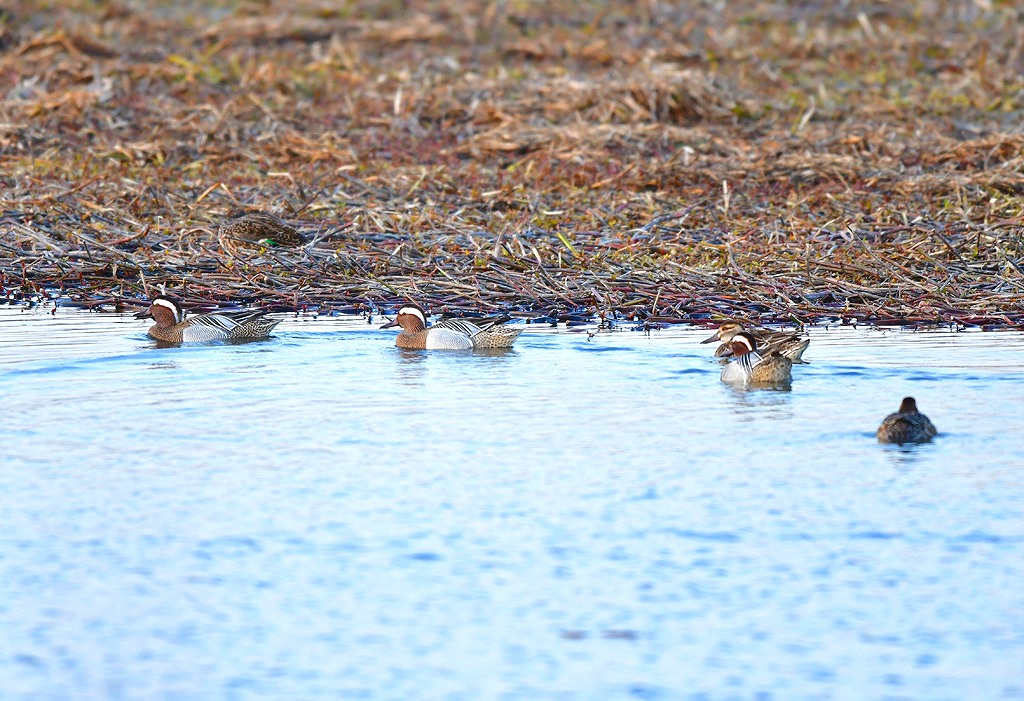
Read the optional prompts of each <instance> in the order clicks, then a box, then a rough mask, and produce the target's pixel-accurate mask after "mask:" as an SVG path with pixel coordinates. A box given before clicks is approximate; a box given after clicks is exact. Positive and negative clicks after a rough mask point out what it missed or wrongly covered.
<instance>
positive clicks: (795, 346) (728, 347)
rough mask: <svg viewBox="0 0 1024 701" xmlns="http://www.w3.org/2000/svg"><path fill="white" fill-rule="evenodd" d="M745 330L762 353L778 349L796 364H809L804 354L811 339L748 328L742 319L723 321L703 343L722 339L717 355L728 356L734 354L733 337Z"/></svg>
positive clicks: (782, 332)
mask: <svg viewBox="0 0 1024 701" xmlns="http://www.w3.org/2000/svg"><path fill="white" fill-rule="evenodd" d="M744 331H745V332H746V333H748V334H750V335H751V336H753V337H754V340H756V341H757V343H758V345H759V346H760V347H761V348H762V349H763V352H762V354H767V353H769V352H771V351H778V352H779V353H781V354H782V355H784V356H785V357H787V358H789V359H790V360H791V361H792V362H793V363H794V364H801V365H806V364H807V361H806V360H804V359H803V354H804V351H805V350H807V346H809V345H810V344H811V339H809V338H804V337H803V336H800V335H799V334H795V333H787V332H785V331H772V330H771V329H748V328H747V327H746V326H745V325H744V324H743V322H741V321H734V320H730V321H725V322H723V323H722V325H721V326H719V327H718V330H717V331H716V332H715V334H714V335H713V336H711V337H710V338H705V339H704V340H703V341H701V343H712V342H714V341H721V342H722V344H721V345H720V346H718V348H717V349H716V350H715V357H718V358H728V357H730V356H732V340H733V338H734V337H735V336H736V334H738V333H740V332H744Z"/></svg>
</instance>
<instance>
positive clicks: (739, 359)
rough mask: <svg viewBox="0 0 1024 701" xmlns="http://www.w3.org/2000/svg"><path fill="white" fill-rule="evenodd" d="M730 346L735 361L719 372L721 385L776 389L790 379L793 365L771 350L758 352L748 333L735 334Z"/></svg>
mask: <svg viewBox="0 0 1024 701" xmlns="http://www.w3.org/2000/svg"><path fill="white" fill-rule="evenodd" d="M730 345H731V346H732V356H733V357H734V358H735V360H733V361H732V362H731V363H729V364H728V365H726V366H725V367H724V368H722V382H728V383H730V384H734V383H735V384H744V385H745V384H756V385H779V384H785V383H787V382H790V381H791V380H792V379H793V373H792V371H793V361H792V360H790V359H789V358H787V357H786V356H784V355H783V354H782V353H781V352H780V351H778V350H774V349H771V348H769V349H768V350H765V351H763V352H759V351H758V349H757V341H756V340H754V336H753V335H752V334H750V333H749V332H747V331H740V332H738V333H736V334H735V335H734V336H733V337H732V340H731V341H730Z"/></svg>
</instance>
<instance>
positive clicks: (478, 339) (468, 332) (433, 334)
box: [381, 304, 522, 350]
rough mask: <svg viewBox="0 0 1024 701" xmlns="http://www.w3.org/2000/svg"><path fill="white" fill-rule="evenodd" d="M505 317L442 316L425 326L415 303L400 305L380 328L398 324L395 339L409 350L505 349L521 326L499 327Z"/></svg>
mask: <svg viewBox="0 0 1024 701" xmlns="http://www.w3.org/2000/svg"><path fill="white" fill-rule="evenodd" d="M508 320H509V318H508V317H500V318H497V319H493V318H492V319H487V320H483V319H471V318H468V317H463V318H458V319H442V320H441V321H439V322H437V323H436V324H434V325H433V326H427V315H426V313H425V312H424V311H423V308H422V307H420V306H419V305H416V304H406V305H403V306H402V307H401V308H400V309H399V310H398V314H397V315H396V316H395V319H394V321H391V322H388V323H387V324H384V325H383V326H381V328H382V329H387V328H391V327H393V326H400V327H402V330H401V331H400V332H399V334H398V336H397V337H396V338H395V345H396V346H398V347H399V348H408V349H412V350H473V349H479V348H509V347H511V346H512V344H513V343H514V342H515V340H516V338H518V336H519V334H520V333H521V332H522V329H514V328H509V327H506V326H502V324H504V323H505V322H506V321H508Z"/></svg>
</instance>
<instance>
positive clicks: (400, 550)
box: [0, 307, 1024, 701]
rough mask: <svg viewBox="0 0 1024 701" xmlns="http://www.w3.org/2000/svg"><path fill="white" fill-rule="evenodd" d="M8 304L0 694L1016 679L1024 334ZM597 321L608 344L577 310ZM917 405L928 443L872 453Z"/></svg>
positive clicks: (924, 695) (1, 382) (1023, 551)
mask: <svg viewBox="0 0 1024 701" xmlns="http://www.w3.org/2000/svg"><path fill="white" fill-rule="evenodd" d="M49 311H50V310H49V308H47V309H40V308H37V309H35V310H23V309H19V308H15V307H10V308H0V397H2V399H3V407H4V412H3V417H2V422H0V461H2V466H0V524H2V530H0V631H2V632H0V699H4V700H6V699H12V700H14V699H16V700H19V701H20V700H28V699H32V700H36V699H62V700H63V699H78V700H91V699H266V698H271V699H467V700H469V699H516V700H518V699H522V700H534V699H580V700H591V699H694V700H697V699H701V700H709V701H717V700H719V699H758V700H768V699H775V700H787V701H788V700H791V699H872V700H875V699H921V700H924V699H928V700H940V699H949V700H950V701H953V700H962V699H1024V673H1022V670H1024V586H1022V585H1021V582H1024V518H1022V517H1024V440H1022V438H1021V437H1022V436H1024V336H1022V335H1021V334H1020V333H1015V332H1005V333H981V332H973V333H950V332H944V331H941V332H940V331H935V332H917V333H912V332H909V331H899V330H889V331H878V330H853V329H823V328H815V329H812V330H811V338H812V343H811V346H810V349H809V350H808V351H807V353H806V356H805V357H806V358H807V359H808V360H810V361H811V364H810V365H807V366H800V367H797V368H795V371H794V381H793V385H792V391H788V392H787V391H742V390H736V389H733V388H730V387H727V386H725V385H723V384H722V383H721V382H720V381H719V378H718V373H719V367H718V366H717V365H716V364H715V362H713V360H712V358H711V357H710V356H711V349H712V348H713V347H712V346H707V345H704V346H702V345H699V343H698V341H699V340H701V339H703V338H705V337H706V336H707V335H708V333H709V331H708V330H707V329H688V328H679V329H670V330H665V331H660V332H658V331H656V332H654V333H652V334H651V335H650V336H646V335H644V334H643V333H637V332H630V331H621V332H613V333H599V334H597V335H595V336H593V337H590V336H589V335H588V334H587V333H586V332H582V333H579V332H570V331H566V330H565V329H559V330H557V331H555V330H551V329H548V328H546V327H532V326H531V327H527V328H526V330H525V331H524V333H523V334H522V336H521V337H520V339H519V340H518V341H517V343H516V346H515V349H514V350H513V351H511V352H507V353H491V354H482V353H476V354H474V353H465V352H430V353H427V352H416V351H402V350H399V349H396V348H395V347H394V334H393V332H392V331H380V330H377V329H376V326H377V324H378V323H380V322H381V321H382V320H377V319H375V320H374V321H375V323H374V324H373V325H370V324H367V323H366V321H365V320H363V319H359V318H355V319H351V318H347V319H346V318H328V317H320V318H293V317H289V318H287V319H286V320H285V321H284V322H283V323H282V324H281V326H279V327H278V330H277V331H276V332H275V336H274V337H273V338H271V339H270V340H267V341H264V342H255V343H248V344H237V345H230V344H222V343H221V344H218V343H214V344H207V345H195V346H183V347H174V348H157V347H156V344H155V343H154V342H152V341H150V340H149V339H148V338H147V337H146V336H145V323H143V322H138V321H135V320H133V319H132V318H131V317H130V316H128V315H114V314H97V313H87V312H77V311H73V310H68V309H63V308H62V309H60V310H58V312H57V314H56V315H50V314H49ZM591 331H593V329H591ZM904 395H913V396H915V397H916V398H917V400H918V404H919V406H920V408H921V409H922V411H924V412H925V413H927V414H928V415H929V416H930V417H931V418H932V420H933V421H934V423H935V424H936V425H937V426H938V428H939V431H940V436H939V437H938V438H937V439H936V440H935V441H934V442H932V443H930V444H927V445H923V446H916V447H904V448H900V447H896V446H882V445H879V444H877V443H876V441H875V438H874V430H875V428H876V427H877V425H878V423H879V422H880V420H881V419H882V417H883V416H885V415H886V414H887V413H889V412H892V411H895V410H896V407H897V406H898V405H899V402H900V399H901V398H902V397H903V396H904Z"/></svg>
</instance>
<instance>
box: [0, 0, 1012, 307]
mask: <svg viewBox="0 0 1024 701" xmlns="http://www.w3.org/2000/svg"><path fill="white" fill-rule="evenodd" d="M58 5H59V6H58ZM735 5H737V7H735V8H731V9H728V10H726V11H725V13H724V14H720V13H718V12H716V11H714V10H713V9H712V8H711V7H710V6H709V4H707V3H686V4H681V5H679V4H669V3H658V2H640V3H635V2H610V3H608V2H567V1H564V0H553V1H551V2H545V3H525V2H514V1H512V0H487V1H483V0H481V1H474V0H470V1H468V2H451V1H450V0H436V1H432V2H428V1H425V0H412V1H411V2H402V3H398V2H388V1H386V0H376V1H370V0H367V1H364V2H356V3H348V4H344V5H343V6H341V5H339V4H337V3H324V2H316V1H314V0H307V1H300V2H298V3H296V2H287V3H285V2H280V3H275V2H259V3H257V2H251V3H244V2H239V3H225V4H210V3H187V2H186V3H176V4H175V5H174V8H173V9H167V8H162V9H153V10H151V11H145V12H143V11H140V10H139V9H138V7H139V5H137V4H132V5H129V4H120V3H116V2H115V3H98V2H88V1H86V0H79V1H78V2H72V3H70V4H67V3H61V4H58V3H31V2H16V3H14V4H9V5H6V6H5V7H6V9H7V10H8V15H7V16H6V18H5V19H4V20H3V21H2V23H0V51H2V53H0V96H2V97H0V188H2V189H0V207H2V209H3V213H2V215H0V286H2V287H3V292H4V293H6V294H7V295H8V296H9V297H18V296H20V295H25V294H34V293H47V294H57V293H61V294H65V295H70V296H71V297H72V298H75V299H78V300H81V301H82V302H84V303H100V302H106V301H110V300H111V299H116V298H131V297H136V298H141V297H147V296H150V295H152V294H153V293H154V292H155V290H156V288H157V286H158V285H166V286H167V287H168V289H169V290H171V291H174V292H177V293H179V294H184V295H187V296H192V297H201V298H207V299H231V300H234V301H238V302H260V303H264V304H278V305H286V306H299V305H304V304H305V305H345V306H348V305H353V304H389V303H394V302H396V301H398V300H400V299H404V298H410V297H411V298H415V299H418V300H421V301H424V302H428V303H435V304H440V303H444V304H451V305H460V306H475V307H479V308H482V309H494V308H499V307H501V308H508V309H520V310H534V311H545V312H551V311H559V310H561V311H563V312H565V311H568V310H580V309H583V310H586V311H589V312H599V313H600V312H609V311H615V312H620V313H623V314H627V315H631V316H632V315H636V316H640V317H654V318H659V319H671V320H683V321H699V320H702V319H705V318H707V317H708V316H709V315H712V316H714V315H730V316H731V315H736V314H743V315H746V316H752V317H755V318H758V319H759V320H761V321H763V322H773V321H775V322H778V321H784V320H793V321H799V322H808V323H814V322H817V321H822V320H835V319H842V320H846V321H852V320H857V321H864V322H874V323H956V324H964V325H967V324H980V325H991V326H1018V327H1020V326H1024V302H1022V299H1024V296H1022V294H1021V292H1022V288H1024V274H1022V273H1024V271H1022V267H1021V266H1022V238H1024V237H1022V223H1024V212H1022V201H1024V200H1022V197H1021V194H1022V192H1024V135H1022V130H1021V126H1020V125H1021V123H1022V120H1024V78H1022V76H1024V30H1022V29H1021V27H1024V13H1022V11H1021V10H1019V9H1018V8H1017V7H1016V4H1015V3H1008V2H998V1H995V0H993V2H991V3H981V2H973V3H967V2H953V1H952V0H949V1H946V0H935V1H930V2H929V1H925V0H919V1H917V2H908V3H888V4H880V5H879V4H876V5H861V4H857V3H853V4H849V5H848V6H846V7H840V8H834V7H833V5H835V3H818V4H814V3H806V4H793V3H783V2H762V3H756V4H754V5H752V6H751V5H745V4H741V3H736V4H735ZM740 5H743V8H742V9H739V7H738V6H740ZM897 5H898V7H897ZM237 208H250V209H252V208H256V209H263V210H265V211H268V212H273V213H276V214H278V215H280V216H282V217H283V218H285V219H288V220H290V221H292V222H293V223H295V224H297V225H299V226H300V228H302V229H303V230H304V231H305V232H306V235H307V239H308V241H309V242H308V243H306V244H305V245H303V246H300V247H295V248H287V247H281V248H261V247H258V246H257V247H248V248H244V247H232V248H231V250H225V249H224V248H223V247H222V246H221V244H220V243H219V242H218V237H217V229H218V226H219V223H220V222H221V220H222V219H223V218H224V216H225V215H226V214H227V213H228V212H229V211H230V210H234V209H237Z"/></svg>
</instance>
